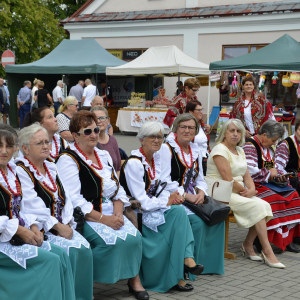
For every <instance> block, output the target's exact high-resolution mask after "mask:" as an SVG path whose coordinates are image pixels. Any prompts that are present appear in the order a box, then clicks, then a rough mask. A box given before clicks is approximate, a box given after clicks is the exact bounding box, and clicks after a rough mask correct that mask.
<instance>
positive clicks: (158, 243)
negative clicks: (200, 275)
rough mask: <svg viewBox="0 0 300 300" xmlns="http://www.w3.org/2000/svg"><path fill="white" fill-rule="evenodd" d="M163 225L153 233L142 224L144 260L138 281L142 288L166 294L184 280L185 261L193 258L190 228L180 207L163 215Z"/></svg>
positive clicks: (192, 239)
mask: <svg viewBox="0 0 300 300" xmlns="http://www.w3.org/2000/svg"><path fill="white" fill-rule="evenodd" d="M164 216H165V221H166V222H165V224H163V225H160V226H158V227H157V229H158V232H155V231H153V230H151V229H149V228H148V227H146V226H144V225H143V237H142V241H143V259H142V266H141V271H140V278H141V281H142V284H143V286H144V288H145V289H147V290H150V291H156V292H162V293H164V292H167V291H168V290H169V289H170V288H172V287H173V286H174V285H176V284H177V283H178V282H179V281H180V279H182V280H183V279H184V259H185V258H188V257H191V258H193V257H194V237H193V232H192V228H191V225H190V222H189V219H188V216H187V214H186V212H185V209H184V208H183V207H181V206H171V209H169V210H167V211H166V212H165V213H164Z"/></svg>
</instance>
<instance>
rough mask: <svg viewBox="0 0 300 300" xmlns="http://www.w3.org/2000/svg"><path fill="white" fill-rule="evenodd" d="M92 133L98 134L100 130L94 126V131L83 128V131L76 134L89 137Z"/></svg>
mask: <svg viewBox="0 0 300 300" xmlns="http://www.w3.org/2000/svg"><path fill="white" fill-rule="evenodd" d="M93 131H94V133H95V134H99V132H100V128H99V127H98V126H96V127H95V128H94V129H91V128H85V129H83V131H78V132H77V133H82V134H83V135H84V136H89V135H91V134H92V132H93Z"/></svg>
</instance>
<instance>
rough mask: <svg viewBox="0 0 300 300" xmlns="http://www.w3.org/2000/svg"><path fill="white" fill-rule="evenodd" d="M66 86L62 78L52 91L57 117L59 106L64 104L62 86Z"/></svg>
mask: <svg viewBox="0 0 300 300" xmlns="http://www.w3.org/2000/svg"><path fill="white" fill-rule="evenodd" d="M63 87H64V83H63V81H62V80H58V81H57V86H56V87H55V89H54V90H53V91H52V96H53V102H54V109H55V114H54V115H55V117H56V116H57V114H58V109H59V107H60V106H61V105H62V104H63V94H62V88H63Z"/></svg>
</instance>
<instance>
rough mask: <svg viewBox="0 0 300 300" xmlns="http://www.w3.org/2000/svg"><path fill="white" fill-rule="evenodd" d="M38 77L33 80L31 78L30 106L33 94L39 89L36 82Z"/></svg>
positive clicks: (32, 102)
mask: <svg viewBox="0 0 300 300" xmlns="http://www.w3.org/2000/svg"><path fill="white" fill-rule="evenodd" d="M39 81H40V80H39V79H37V78H35V79H34V80H33V87H32V89H31V107H32V106H33V104H34V94H35V92H36V91H37V90H38V89H39V88H38V83H39Z"/></svg>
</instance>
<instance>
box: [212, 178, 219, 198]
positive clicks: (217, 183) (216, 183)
mask: <svg viewBox="0 0 300 300" xmlns="http://www.w3.org/2000/svg"><path fill="white" fill-rule="evenodd" d="M215 185H217V187H219V182H218V181H216V182H215V183H214V185H213V187H212V189H211V197H212V198H213V197H214V188H215Z"/></svg>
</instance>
